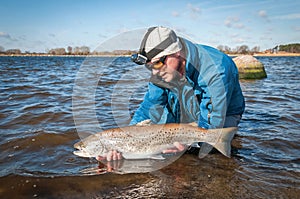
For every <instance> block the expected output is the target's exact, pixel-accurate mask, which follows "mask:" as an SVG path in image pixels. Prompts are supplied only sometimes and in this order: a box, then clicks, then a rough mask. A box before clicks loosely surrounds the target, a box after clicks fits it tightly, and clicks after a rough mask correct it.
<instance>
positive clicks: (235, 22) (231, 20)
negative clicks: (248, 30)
mask: <svg viewBox="0 0 300 199" xmlns="http://www.w3.org/2000/svg"><path fill="white" fill-rule="evenodd" d="M239 21H240V18H239V17H227V18H226V19H225V21H224V25H225V26H226V27H228V28H237V29H243V28H245V26H244V24H243V23H240V22H239Z"/></svg>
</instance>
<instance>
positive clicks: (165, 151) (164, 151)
mask: <svg viewBox="0 0 300 199" xmlns="http://www.w3.org/2000/svg"><path fill="white" fill-rule="evenodd" d="M176 152H178V149H177V148H174V149H166V150H163V151H162V153H176Z"/></svg>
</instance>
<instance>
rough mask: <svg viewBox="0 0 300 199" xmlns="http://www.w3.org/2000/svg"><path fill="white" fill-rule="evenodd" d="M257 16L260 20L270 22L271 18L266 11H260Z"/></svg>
mask: <svg viewBox="0 0 300 199" xmlns="http://www.w3.org/2000/svg"><path fill="white" fill-rule="evenodd" d="M257 15H258V16H259V17H260V18H262V19H264V20H266V21H267V22H270V19H269V16H268V14H267V11H265V10H260V11H258V13H257Z"/></svg>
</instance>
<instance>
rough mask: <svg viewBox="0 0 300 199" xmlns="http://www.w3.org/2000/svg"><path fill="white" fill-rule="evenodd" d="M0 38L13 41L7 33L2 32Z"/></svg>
mask: <svg viewBox="0 0 300 199" xmlns="http://www.w3.org/2000/svg"><path fill="white" fill-rule="evenodd" d="M0 37H2V38H5V39H10V40H11V39H12V38H11V36H10V35H9V34H8V33H6V32H0Z"/></svg>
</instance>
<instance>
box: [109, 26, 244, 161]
mask: <svg viewBox="0 0 300 199" xmlns="http://www.w3.org/2000/svg"><path fill="white" fill-rule="evenodd" d="M132 60H133V61H134V62H135V63H137V64H140V65H142V64H144V65H145V66H146V67H147V68H148V69H149V70H151V71H152V76H151V78H150V83H149V86H148V91H147V93H146V95H145V97H144V101H143V102H142V103H141V105H140V107H139V108H138V110H137V111H136V112H135V114H134V116H133V118H132V120H131V123H130V124H131V125H135V124H139V123H141V122H143V121H151V123H155V124H165V123H191V122H196V123H197V125H198V126H199V127H202V128H207V129H209V128H223V127H234V126H238V124H239V121H240V119H241V116H242V114H243V112H244V109H245V102H244V97H243V94H242V90H241V88H240V84H239V76H238V70H237V68H236V66H235V64H234V62H233V61H232V59H231V58H230V57H228V56H227V55H226V54H224V53H222V52H220V51H218V50H217V49H214V48H212V47H209V46H205V45H200V44H194V43H192V42H190V41H189V40H187V39H184V38H181V37H178V36H177V35H176V34H175V32H174V31H173V30H170V29H168V28H165V27H151V28H149V29H148V31H147V32H146V34H145V35H144V38H143V40H142V42H141V46H140V50H139V52H138V54H135V55H133V56H132ZM174 145H175V146H176V148H177V149H178V150H183V149H184V146H182V145H181V144H180V143H175V144H174ZM172 151H174V150H170V151H168V152H172ZM175 151H176V150H175ZM107 157H108V159H119V158H120V154H119V153H118V152H116V151H114V152H112V153H110V154H108V156H107Z"/></svg>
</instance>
